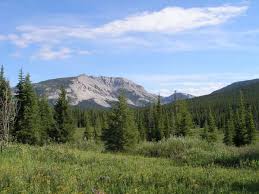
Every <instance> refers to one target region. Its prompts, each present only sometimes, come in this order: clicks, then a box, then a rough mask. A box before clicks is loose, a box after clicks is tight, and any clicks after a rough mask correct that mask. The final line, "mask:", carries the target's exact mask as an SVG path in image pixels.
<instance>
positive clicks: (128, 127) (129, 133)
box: [102, 96, 138, 151]
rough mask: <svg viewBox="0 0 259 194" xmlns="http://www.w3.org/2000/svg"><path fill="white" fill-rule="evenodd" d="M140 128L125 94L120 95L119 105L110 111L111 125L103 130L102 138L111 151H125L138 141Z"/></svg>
mask: <svg viewBox="0 0 259 194" xmlns="http://www.w3.org/2000/svg"><path fill="white" fill-rule="evenodd" d="M137 137H138V130H137V127H136V126H135V123H134V118H133V115H132V112H131V110H130V109H129V108H128V105H127V101H126V99H125V97H124V96H120V97H119V103H118V106H116V107H114V108H113V110H112V112H111V113H110V120H109V126H108V128H107V129H104V130H103V134H102V139H103V141H104V143H105V148H106V149H107V150H111V151H123V150H127V149H129V148H130V147H132V146H134V145H135V144H136V143H137Z"/></svg>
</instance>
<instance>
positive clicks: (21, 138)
mask: <svg viewBox="0 0 259 194" xmlns="http://www.w3.org/2000/svg"><path fill="white" fill-rule="evenodd" d="M17 90H18V91H17V95H16V98H17V100H18V107H19V109H18V113H17V118H16V123H15V128H14V136H15V138H16V139H17V141H18V142H21V143H27V144H37V143H39V140H40V133H39V117H38V111H39V110H38V103H37V96H36V93H35V91H34V89H33V86H32V84H31V81H30V75H29V74H28V75H27V76H26V77H25V78H24V77H23V73H22V71H21V73H20V75H19V83H18V85H17Z"/></svg>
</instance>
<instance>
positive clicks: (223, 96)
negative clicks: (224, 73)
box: [188, 79, 259, 126]
mask: <svg viewBox="0 0 259 194" xmlns="http://www.w3.org/2000/svg"><path fill="white" fill-rule="evenodd" d="M240 91H242V93H243V95H244V99H245V104H246V105H250V106H251V107H252V109H253V112H254V114H255V116H256V117H257V115H258V114H259V113H258V112H257V110H259V79H255V80H248V81H241V82H236V83H233V84H230V85H228V86H226V87H224V88H222V89H219V90H217V91H215V92H213V93H211V94H209V95H206V96H200V97H196V98H192V99H190V100H188V103H189V107H190V110H191V112H192V113H193V115H194V116H193V117H194V120H195V121H196V122H197V123H203V122H204V118H206V117H207V114H208V109H211V110H212V111H213V112H214V114H215V117H216V118H219V119H220V123H219V126H223V125H224V122H225V120H226V118H227V117H228V115H227V113H228V110H229V107H232V108H233V109H234V110H235V109H236V108H237V107H238V104H239V100H240Z"/></svg>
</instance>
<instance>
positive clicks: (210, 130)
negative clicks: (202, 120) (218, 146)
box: [208, 110, 217, 142]
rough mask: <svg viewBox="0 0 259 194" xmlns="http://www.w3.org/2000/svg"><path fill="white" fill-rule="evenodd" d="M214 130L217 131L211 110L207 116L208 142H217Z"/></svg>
mask: <svg viewBox="0 0 259 194" xmlns="http://www.w3.org/2000/svg"><path fill="white" fill-rule="evenodd" d="M216 130H217V127H216V123H215V119H214V116H213V114H212V112H211V110H209V116H208V142H215V141H217V134H216Z"/></svg>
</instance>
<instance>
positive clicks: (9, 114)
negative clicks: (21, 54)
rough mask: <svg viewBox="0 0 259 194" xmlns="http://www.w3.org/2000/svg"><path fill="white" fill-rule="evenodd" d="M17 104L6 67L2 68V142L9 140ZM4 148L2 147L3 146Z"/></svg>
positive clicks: (0, 127) (0, 112) (0, 116)
mask: <svg viewBox="0 0 259 194" xmlns="http://www.w3.org/2000/svg"><path fill="white" fill-rule="evenodd" d="M15 110H16V104H15V103H14V100H13V98H12V94H11V88H10V85H9V82H8V81H7V79H6V78H5V75H4V67H3V66H1V70H0V143H2V144H5V143H7V142H8V141H9V136H10V128H11V126H12V125H13V119H14V114H15V112H14V111H15ZM1 148H2V147H1Z"/></svg>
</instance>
